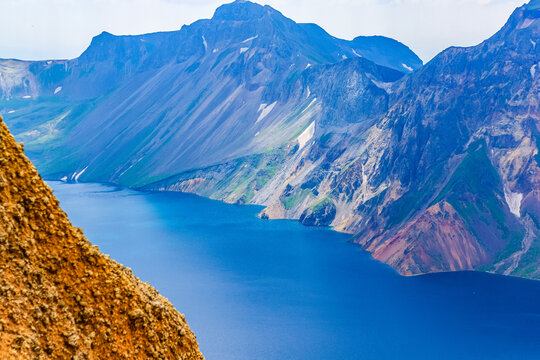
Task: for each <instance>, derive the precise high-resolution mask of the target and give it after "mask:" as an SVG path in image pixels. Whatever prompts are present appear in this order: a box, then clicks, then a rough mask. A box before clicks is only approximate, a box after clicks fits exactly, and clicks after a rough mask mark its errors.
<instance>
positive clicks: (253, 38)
mask: <svg viewBox="0 0 540 360" xmlns="http://www.w3.org/2000/svg"><path fill="white" fill-rule="evenodd" d="M258 37H259V35H255V36H253V37H250V38H248V39H246V40H244V41H242V44H244V43H247V42H248V41H251V40H255V39H256V38H258Z"/></svg>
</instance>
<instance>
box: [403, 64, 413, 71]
mask: <svg viewBox="0 0 540 360" xmlns="http://www.w3.org/2000/svg"><path fill="white" fill-rule="evenodd" d="M401 66H403V67H404V68H405V69H407V70H409V71H413V70H414V69H413V68H412V67H410V66H409V65H407V64H403V63H402V64H401Z"/></svg>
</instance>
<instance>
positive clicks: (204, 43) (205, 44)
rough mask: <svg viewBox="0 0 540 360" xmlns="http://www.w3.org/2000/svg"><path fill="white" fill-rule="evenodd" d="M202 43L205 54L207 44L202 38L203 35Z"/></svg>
mask: <svg viewBox="0 0 540 360" xmlns="http://www.w3.org/2000/svg"><path fill="white" fill-rule="evenodd" d="M202 42H203V45H204V51H205V52H206V51H207V50H208V43H207V42H206V39H205V38H204V35H203V36H202Z"/></svg>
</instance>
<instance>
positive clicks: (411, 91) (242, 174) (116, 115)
mask: <svg viewBox="0 0 540 360" xmlns="http://www.w3.org/2000/svg"><path fill="white" fill-rule="evenodd" d="M538 7H539V6H538V0H535V1H533V2H531V3H529V4H528V5H524V6H523V7H520V8H518V9H517V10H516V11H515V12H514V13H513V14H512V16H511V17H510V19H509V21H508V23H507V24H506V25H505V26H504V27H503V28H502V29H501V30H500V31H499V32H498V33H497V34H495V35H494V36H493V37H491V38H490V39H488V40H486V41H484V42H483V43H481V44H479V45H477V46H474V47H469V48H449V49H447V50H445V51H444V52H442V53H441V54H439V55H438V56H436V57H435V58H434V59H433V60H432V61H430V62H429V63H428V64H426V65H424V66H421V67H420V65H421V63H420V62H419V61H416V62H414V61H413V59H414V58H415V56H414V54H412V53H411V52H410V51H409V50H408V49H407V48H406V47H404V46H403V45H401V44H399V43H397V42H395V41H393V40H391V39H384V38H378V37H372V38H357V39H355V40H353V41H351V42H346V41H343V40H339V39H335V38H333V37H331V36H330V35H328V34H326V33H325V32H324V31H323V30H322V29H320V28H319V27H317V26H316V25H306V24H296V23H294V22H293V21H292V20H289V19H287V18H285V17H283V15H281V14H280V13H279V12H277V11H275V10H273V9H272V8H270V7H268V6H265V7H262V6H260V5H257V4H253V3H250V2H235V3H232V4H228V5H224V6H222V7H220V8H219V9H218V10H217V11H216V13H215V15H214V17H213V18H212V19H210V20H201V21H199V22H196V23H194V24H192V25H190V26H187V27H183V28H182V29H181V30H180V31H179V32H173V33H163V34H150V35H143V36H142V37H114V36H112V35H110V34H102V35H100V36H98V37H97V38H95V39H94V40H93V42H92V45H91V46H90V47H89V49H88V50H87V51H86V52H85V54H83V55H82V56H81V57H80V58H79V59H75V60H73V61H70V62H68V63H69V64H68V65H63V68H65V69H69V70H66V73H69V74H70V75H69V76H68V75H65V76H66V77H65V79H66V80H65V81H64V82H63V84H64V83H65V84H66V85H65V86H66V92H65V93H64V88H62V90H58V86H59V85H58V84H59V83H53V82H51V84H52V85H51V86H50V87H49V91H52V89H53V88H54V89H55V91H56V90H58V93H57V97H53V100H51V97H38V98H36V99H35V100H29V99H17V98H15V99H14V98H13V97H12V98H11V99H10V100H4V101H3V102H2V103H1V104H0V109H1V108H3V109H4V111H5V110H7V112H10V111H15V112H13V113H11V114H9V117H6V119H7V121H8V122H9V125H10V127H11V129H12V130H13V131H14V132H15V133H16V134H17V137H18V139H21V140H23V141H25V144H26V146H27V149H28V151H29V152H30V154H31V156H32V158H33V159H35V160H36V161H37V164H38V166H39V167H40V169H43V171H44V173H45V174H46V175H47V176H49V177H52V178H56V179H59V178H64V179H65V180H67V181H108V182H114V183H119V184H122V185H127V186H131V187H136V188H140V189H144V190H152V191H153V190H167V191H184V192H192V193H196V194H199V195H203V196H207V197H211V198H214V199H219V200H224V201H227V202H233V203H250V204H259V205H264V206H265V210H264V211H263V212H262V213H261V216H262V217H263V218H291V219H299V220H300V221H301V222H302V223H304V224H305V225H309V226H333V227H334V228H335V229H336V230H339V231H344V232H348V233H351V234H353V235H354V237H353V239H354V241H355V242H356V243H358V244H360V245H361V246H362V247H363V248H364V249H365V250H367V251H370V252H371V253H372V254H373V256H374V257H375V258H376V259H379V260H380V261H383V262H386V263H388V264H390V265H392V266H393V267H394V268H396V270H397V271H399V272H400V273H401V274H404V275H414V274H422V273H427V272H439V271H453V270H484V271H491V272H497V273H501V274H507V275H516V276H524V277H531V278H540V270H538V269H539V267H538V263H539V262H540V257H539V256H538V255H537V254H538V253H539V252H538V251H539V250H540V242H539V234H540V230H539V224H540V217H539V216H540V210H539V209H540V198H539V195H540V193H539V190H538V189H540V186H539V178H538V170H539V169H538V163H539V161H540V159H539V157H538V141H539V140H538V139H539V138H540V137H539V134H540V132H539V131H540V127H539V125H538V124H539V122H538V120H539V116H540V115H539V114H540V112H539V110H538V99H539V98H540V97H539V96H538V95H539V94H538V89H539V88H540V87H539V84H538V76H539V71H537V69H538V63H539V58H540V57H539V51H538V48H537V45H536V44H537V43H538V41H539V39H538V38H539V28H538V27H539V21H538V18H539V12H540V10H538ZM167 39H169V40H167ZM171 39H172V40H171ZM143 40H144V41H143ZM175 44H176V46H175ZM178 44H181V46H178ZM179 49H180V50H179ZM134 54H135V55H134ZM153 54H159V55H153ZM358 55H360V56H358ZM121 59H125V61H122V60H121ZM131 59H133V60H131ZM84 62H87V63H88V64H92V65H86V67H83V66H82V65H76V66H75V65H73V64H83V63H84ZM39 64H43V63H34V66H45V65H39ZM400 64H401V68H400V67H399V65H400ZM403 64H405V65H406V66H405V68H407V67H410V68H413V70H415V71H413V72H408V71H404V70H403V68H404V66H403ZM59 66H60V65H59ZM77 66H78V67H77ZM74 69H78V70H76V71H75V70H74ZM83 69H86V70H84V71H83ZM85 71H86V72H85ZM0 73H2V74H3V75H2V76H3V78H7V76H8V75H6V74H8V73H9V74H10V72H9V71H3V72H1V71H0ZM37 73H38V72H36V74H37ZM83 74H84V75H83ZM104 74H105V75H104ZM107 74H108V75H107ZM32 76H34V75H32ZM62 76H64V75H62ZM70 76H76V77H75V78H71V77H70ZM19 78H23V76H19ZM45 78H47V77H46V76H40V79H45ZM68 79H73V83H72V84H74V85H73V87H74V89H73V90H70V91H67V89H69V86H72V85H69V86H68V84H70V82H69V81H67V80H68ZM107 79H108V80H107ZM40 81H41V82H39V81H37V80H36V82H35V84H41V83H44V81H45V80H40ZM70 81H71V80H70ZM4 83H5V81H4ZM14 83H17V82H16V81H11V82H10V84H14ZM20 83H21V81H19V84H20ZM24 83H25V84H27V86H26V89H34V88H35V89H36V90H35V91H36V92H37V93H39V90H37V89H42V88H44V87H43V85H39V86H38V85H35V86H34V85H32V84H34V83H32V81H28V82H24ZM0 84H1V83H0ZM76 84H81V85H80V86H79V87H78V90H77V89H75V88H76V87H77V85H76ZM40 86H41V87H40ZM55 86H56V88H55ZM20 88H21V87H20V86H19V88H18V89H20ZM98 88H99V89H101V90H99V91H97V90H95V91H96V92H93V91H94V89H98ZM11 89H15V87H14V86H12V87H11ZM84 89H89V90H88V91H89V92H92V96H95V97H91V98H89V99H87V100H85V101H81V100H80V98H81V96H82V95H81V92H82V91H83V90H84ZM3 91H4V93H6V94H7V91H6V90H3ZM14 91H15V90H12V91H11V93H14ZM17 91H22V90H17ZM27 91H30V90H27ZM84 91H86V90H84ZM62 93H63V95H62V96H63V97H61V96H58V94H62ZM69 94H71V95H69ZM25 96H28V95H25ZM6 99H7V97H6ZM30 111H34V112H36V113H40V114H43V115H44V116H43V118H46V119H48V120H47V122H46V123H43V122H40V121H39V120H35V118H34V117H33V115H29V112H30ZM46 114H48V115H47V116H45V115H46Z"/></svg>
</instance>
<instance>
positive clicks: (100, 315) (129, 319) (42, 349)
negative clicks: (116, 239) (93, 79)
mask: <svg viewBox="0 0 540 360" xmlns="http://www.w3.org/2000/svg"><path fill="white" fill-rule="evenodd" d="M0 253H1V254H2V255H1V256H0V299H1V301H0V354H2V356H1V357H2V359H148V358H154V359H157V358H160V359H194V360H195V359H197V360H198V359H203V356H202V355H201V353H200V352H199V349H198V345H197V341H196V339H195V336H194V335H193V333H192V332H191V330H190V329H189V327H188V324H187V323H186V321H185V318H184V316H183V315H181V314H180V313H178V312H177V311H176V310H175V309H174V308H173V306H172V305H171V304H170V303H169V302H168V301H167V300H166V299H165V298H163V297H161V296H160V295H159V294H158V292H157V291H156V290H154V289H153V288H152V287H151V286H150V285H148V284H145V283H142V282H141V281H140V280H139V279H138V278H136V277H135V276H134V275H133V274H132V272H131V270H129V269H127V268H125V267H124V266H122V265H120V264H118V263H116V262H115V261H113V260H111V259H109V257H108V256H106V255H103V254H102V253H101V252H100V251H99V249H98V248H97V247H95V246H92V245H91V244H90V242H89V241H88V240H86V238H85V237H84V236H83V234H82V231H81V230H80V229H77V228H75V227H73V226H72V225H71V224H70V222H69V220H68V218H67V216H66V214H65V213H64V212H63V211H62V210H61V209H60V207H59V203H58V200H56V199H55V197H54V195H53V193H52V191H51V190H50V189H49V187H48V186H47V185H46V184H45V183H44V182H43V180H42V179H41V177H40V176H39V175H38V173H37V171H36V169H35V168H34V167H33V165H32V164H31V162H30V161H29V160H28V159H27V158H26V157H25V156H24V153H23V149H22V146H21V145H20V144H17V143H15V141H14V139H13V137H12V136H11V135H10V134H9V132H8V129H7V127H6V126H5V125H4V123H3V122H2V121H1V117H0Z"/></svg>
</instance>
